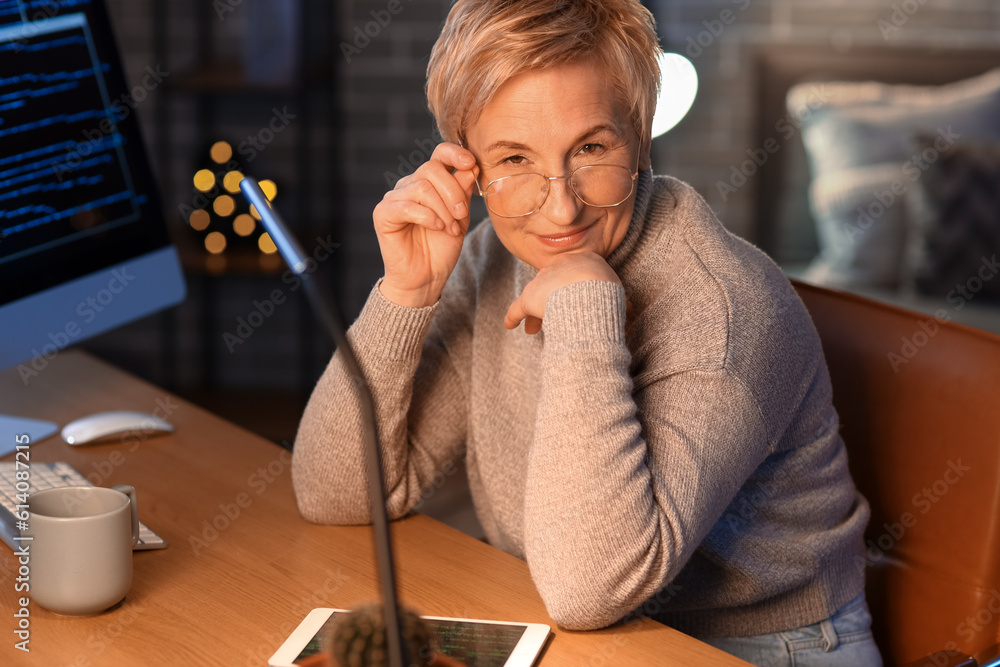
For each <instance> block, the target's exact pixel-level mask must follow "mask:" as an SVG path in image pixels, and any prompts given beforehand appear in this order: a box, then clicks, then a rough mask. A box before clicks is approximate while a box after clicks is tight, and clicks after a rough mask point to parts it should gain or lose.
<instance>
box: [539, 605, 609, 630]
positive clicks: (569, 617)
mask: <svg viewBox="0 0 1000 667" xmlns="http://www.w3.org/2000/svg"><path fill="white" fill-rule="evenodd" d="M543 600H544V602H545V609H546V610H547V611H548V613H549V616H550V617H551V618H552V620H553V621H555V622H556V625H558V626H559V627H560V629H562V630H576V631H584V630H600V629H601V628H606V627H608V626H609V625H613V624H614V623H615V622H616V621H618V620H619V619H620V618H621V614H619V613H618V611H617V610H613V609H610V608H608V607H607V606H605V605H603V604H601V603H600V602H598V601H595V603H594V604H587V603H581V602H579V601H575V600H570V599H561V598H557V599H546V598H544V597H543Z"/></svg>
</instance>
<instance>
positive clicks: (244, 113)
mask: <svg viewBox="0 0 1000 667" xmlns="http://www.w3.org/2000/svg"><path fill="white" fill-rule="evenodd" d="M228 1H230V2H231V3H235V5H234V11H232V12H228V13H226V15H225V17H224V18H223V19H222V20H219V18H218V17H214V16H213V15H212V13H211V11H209V12H208V13H207V16H208V19H207V20H209V21H212V29H211V33H212V42H213V45H214V48H215V50H216V51H217V52H218V53H220V54H223V55H227V54H228V55H231V56H236V55H238V54H239V53H240V51H241V48H242V35H243V31H244V29H245V12H246V5H247V3H249V2H251V1H252V0H245V1H244V2H238V1H237V0H228ZM310 1H311V2H313V3H314V4H315V3H318V2H320V0H310ZM648 4H649V5H650V6H651V7H652V8H653V10H654V13H655V14H656V15H657V18H658V21H659V23H660V30H661V35H662V41H663V44H664V46H665V48H666V49H667V50H670V51H677V52H680V53H684V54H686V55H688V56H689V57H690V58H691V60H692V61H693V62H694V65H695V67H696V69H697V71H698V74H699V77H700V90H699V95H698V98H697V100H696V101H695V104H694V107H693V109H692V110H691V112H690V113H689V115H688V116H687V117H686V118H685V119H684V120H683V121H682V122H681V123H680V124H679V125H678V126H677V127H676V128H675V129H674V130H673V131H672V132H670V133H669V134H668V135H666V136H664V137H661V138H659V139H657V140H656V141H655V142H654V155H653V165H654V169H655V170H656V171H657V172H659V173H669V174H672V175H675V176H677V177H679V178H681V179H683V180H686V181H688V182H690V183H691V184H692V185H694V187H695V188H696V189H697V190H698V191H699V192H701V193H702V194H703V195H704V196H705V197H706V199H707V200H708V201H709V203H710V205H711V206H712V208H713V209H714V210H715V211H716V212H717V213H718V215H719V217H720V218H721V219H722V221H723V223H724V224H725V225H726V226H727V227H728V228H729V229H731V230H733V231H734V232H736V233H738V234H742V235H744V236H747V237H748V238H750V239H751V240H754V238H753V230H754V220H753V202H754V196H755V193H756V190H755V183H754V180H753V179H752V178H751V179H749V181H748V183H747V185H746V186H745V187H741V188H740V189H739V190H738V192H736V193H733V194H732V195H730V196H728V197H726V199H725V200H723V197H722V195H721V193H720V192H719V189H718V187H717V183H718V182H719V181H724V180H726V179H727V178H728V175H729V173H730V170H731V168H732V166H733V165H734V164H739V163H740V162H741V161H743V160H744V159H745V152H746V150H747V149H753V148H754V147H755V145H754V144H755V142H756V141H757V137H756V135H755V129H754V128H755V127H756V123H757V120H758V119H756V118H755V116H754V108H755V107H754V105H755V94H756V90H757V88H756V85H757V82H756V81H755V71H754V68H753V65H752V57H753V53H754V50H755V49H756V48H758V47H759V46H761V45H769V44H830V45H831V46H832V47H834V48H849V47H850V46H852V45H877V46H880V47H884V48H886V49H891V48H894V47H897V46H900V45H910V46H912V45H926V46H928V47H933V46H940V45H948V46H950V47H968V48H970V49H971V48H976V47H983V46H984V45H992V44H996V43H997V41H998V37H1000V3H995V2H993V1H992V0H924V1H923V2H921V0H830V1H829V2H823V3H818V2H814V1H813V0H651V1H650V2H649V3H648ZM109 5H110V7H111V11H112V14H113V19H114V22H115V25H116V27H117V29H118V33H119V38H120V43H121V48H122V51H123V54H124V57H125V61H126V68H127V70H128V73H129V75H130V76H132V77H133V78H135V77H139V76H141V72H142V71H143V69H144V68H145V67H146V66H147V65H149V64H151V63H153V62H154V60H155V53H154V51H153V48H154V39H153V37H154V29H153V5H152V2H151V1H150V0H143V1H139V0H109ZM449 6H450V2H448V1H447V0H366V1H361V0H343V1H341V2H337V3H335V5H334V11H335V14H336V16H335V17H333V19H334V20H335V22H336V23H338V24H339V34H337V35H333V34H330V35H329V37H328V40H329V51H330V54H331V56H330V57H331V59H332V61H333V62H332V66H333V67H335V68H336V70H337V73H338V76H339V79H340V82H341V83H340V88H339V91H338V95H339V107H337V108H336V109H332V108H324V107H323V106H322V105H318V107H317V108H316V109H315V113H316V115H317V116H321V117H323V118H326V119H328V120H327V121H326V122H320V123H318V124H317V128H316V129H314V130H313V132H314V135H312V136H310V144H311V145H313V146H314V150H315V151H316V153H315V156H316V159H315V162H316V164H317V170H316V171H315V172H311V173H310V185H311V192H312V196H311V198H310V200H309V202H308V204H307V210H303V211H300V210H298V209H297V208H296V207H295V205H294V201H293V200H287V199H286V203H283V209H282V210H283V211H286V213H287V214H289V215H287V217H289V218H291V219H301V218H306V217H308V218H309V219H310V224H309V225H307V227H309V228H310V232H312V233H319V232H324V233H325V232H328V231H333V232H335V233H336V234H337V236H338V237H339V240H340V241H341V242H342V243H343V244H344V245H343V249H342V252H341V254H340V255H339V256H337V257H336V258H335V260H336V262H337V263H338V266H339V267H340V271H339V278H340V279H341V280H342V282H341V283H340V286H339V293H340V296H341V298H342V304H343V310H344V312H345V314H346V315H347V316H348V318H349V319H351V318H353V317H354V315H355V314H356V313H357V312H358V310H359V309H360V307H361V305H362V303H363V301H364V298H365V297H366V295H367V293H368V291H369V290H370V288H371V286H372V284H373V283H374V282H375V280H376V279H377V278H378V276H379V275H381V272H382V265H381V260H380V256H379V253H378V247H377V244H376V242H375V237H374V234H373V232H372V231H371V212H372V209H373V208H374V206H375V205H376V204H377V203H378V201H379V200H380V199H381V197H382V195H383V194H384V192H385V191H386V190H387V189H388V187H389V184H388V183H387V181H392V180H393V179H394V178H395V177H396V176H398V175H401V173H403V172H405V171H407V170H410V169H412V168H413V167H415V166H416V164H418V163H419V162H420V161H422V160H423V159H425V158H426V156H427V155H429V152H430V143H429V141H433V140H434V138H433V137H434V135H433V126H432V122H431V119H430V116H429V114H428V112H427V110H426V105H425V101H424V97H423V83H424V71H425V68H426V64H427V58H428V55H429V52H430V48H431V45H432V44H433V41H434V39H435V38H436V36H437V33H438V30H439V28H440V25H441V23H442V21H443V19H444V17H445V15H446V13H447V10H448V8H449ZM166 8H167V9H166V11H167V24H168V26H169V42H168V47H169V48H168V51H169V58H170V63H171V68H172V69H174V70H176V71H181V70H183V69H184V68H185V67H187V66H190V65H191V64H192V63H193V62H194V58H195V56H194V54H195V50H196V46H197V40H196V34H197V25H198V22H199V21H204V20H206V19H205V16H206V12H205V10H204V8H202V9H198V6H197V3H195V2H193V0H192V1H184V0H169V1H168V2H166ZM914 9H915V11H907V10H914ZM898 11H902V12H903V14H899V15H898V16H897V22H898V20H899V19H905V20H902V22H901V23H900V25H899V26H898V29H896V30H888V31H887V30H882V29H880V27H879V23H878V22H879V21H880V20H883V21H888V22H890V23H891V22H892V20H893V13H894V12H898ZM325 25H326V24H323V23H322V22H319V23H318V24H317V22H316V21H314V20H310V21H307V27H308V29H309V30H311V31H312V32H314V33H315V32H319V33H322V32H323V31H324V29H325V28H324V26H325ZM892 25H893V27H897V26H896V25H895V24H892ZM161 103H162V100H160V99H159V98H158V93H157V92H155V91H154V93H153V94H151V96H150V99H149V101H148V102H147V103H145V104H144V107H143V108H141V109H140V114H141V120H142V122H143V123H144V125H145V127H146V135H147V138H148V139H149V140H150V142H151V146H152V148H153V151H154V152H156V151H158V150H160V149H162V148H163V146H161V145H159V144H158V141H159V135H157V133H156V132H155V130H154V126H153V121H154V119H155V111H156V109H157V108H161V109H162V107H157V105H158V104H161ZM147 110H148V111H149V113H146V111H147ZM338 112H339V118H340V122H339V127H338V126H337V123H335V122H334V121H333V120H332V119H334V118H335V117H336V114H337V113H338ZM166 113H167V114H168V116H169V125H170V128H169V133H168V135H167V137H168V141H169V144H170V145H169V149H170V150H169V153H170V155H171V159H170V160H169V161H168V162H166V163H158V164H157V169H158V170H159V175H160V177H161V180H162V182H163V183H164V185H165V188H166V192H167V194H166V198H167V201H168V204H172V205H176V204H177V203H179V202H182V201H184V199H185V197H190V186H189V185H188V184H189V183H190V181H189V178H190V174H191V173H192V164H193V159H194V158H193V156H194V154H195V153H196V152H197V150H199V146H197V145H196V143H195V141H194V137H196V136H198V131H197V130H198V128H199V117H198V113H197V108H196V104H195V102H194V100H192V99H190V98H184V97H183V96H171V99H170V100H169V102H168V103H167V109H166ZM266 113H269V109H268V108H267V107H261V105H257V106H254V105H250V104H244V103H243V102H241V101H240V100H238V99H233V100H229V101H226V102H224V103H220V105H219V107H218V109H217V114H218V115H217V116H216V121H217V125H218V127H220V128H224V129H225V130H226V131H227V132H229V133H230V134H231V135H232V136H235V137H240V136H242V135H243V133H246V132H251V131H253V129H254V128H255V127H259V126H260V125H261V123H262V122H264V121H266ZM262 114H265V115H262ZM777 120H778V119H775V121H777ZM295 131H298V130H297V128H296V129H295V130H294V131H292V132H289V133H288V134H287V136H283V137H282V138H281V142H276V143H275V145H274V147H273V149H272V148H269V149H268V152H267V154H266V155H264V156H262V157H261V161H260V162H259V164H260V171H261V172H264V171H266V172H267V173H268V174H272V173H273V174H275V175H276V178H279V179H285V180H286V181H288V180H290V179H292V178H293V176H294V169H293V168H292V163H293V161H294V139H295V136H296V135H295ZM338 136H339V137H340V141H341V142H342V143H341V150H340V151H339V153H338V154H336V155H332V156H328V155H327V154H326V153H325V152H324V150H325V149H330V148H331V147H332V146H335V145H336V143H335V141H334V139H335V138H336V137H338ZM791 140H795V141H797V140H798V139H797V136H796V137H795V138H793V139H791ZM326 157H331V158H333V159H334V160H336V161H339V167H336V168H335V167H325V166H324V164H325V163H324V159H325V158H326ZM338 170H339V172H340V173H341V175H342V179H343V183H342V187H341V188H340V189H339V191H341V192H343V193H344V196H343V199H342V201H333V200H332V199H331V196H330V195H331V193H334V192H337V191H338V188H336V187H334V186H335V183H334V181H335V179H336V173H337V172H338ZM285 207H287V208H285ZM479 213H480V214H482V209H481V208H480V209H479ZM275 284H276V283H275V282H274V280H273V279H239V278H227V279H222V280H217V282H216V289H217V298H218V299H220V301H219V302H218V304H219V305H217V306H216V307H214V310H213V309H212V308H209V310H213V312H215V313H216V314H217V316H218V319H217V322H222V323H228V325H232V324H233V323H234V322H235V321H236V318H237V317H239V316H240V314H241V313H245V312H247V311H248V309H249V307H250V305H251V304H252V301H253V299H255V298H258V296H259V295H260V294H262V293H263V294H266V293H267V291H268V290H269V289H271V288H272V287H273V285H275ZM192 291H193V293H192V295H191V297H190V298H189V301H188V303H187V304H185V306H183V307H182V308H181V309H179V310H178V312H177V314H176V315H174V316H173V317H174V319H175V322H174V323H173V324H172V325H171V326H176V327H179V332H180V333H179V334H178V337H177V340H178V345H179V361H178V362H177V364H175V367H174V368H173V369H172V370H173V372H174V373H175V375H176V376H177V377H178V379H179V381H181V382H188V381H190V382H194V381H197V378H198V377H199V373H200V371H201V369H200V368H199V363H200V362H199V361H198V359H199V356H198V355H199V350H200V349H201V348H200V347H199V344H198V341H199V340H201V339H203V338H204V335H203V334H202V331H201V330H202V329H203V327H204V325H203V324H202V321H203V318H200V317H199V314H200V313H201V312H202V311H203V310H204V309H202V307H201V304H202V302H203V299H205V298H206V295H205V293H204V291H203V289H202V285H201V281H194V282H192ZM300 306H301V304H298V303H294V304H292V305H289V306H286V307H283V308H282V309H281V312H280V313H279V314H277V315H275V317H273V318H271V319H270V320H268V322H267V323H266V325H265V326H263V327H261V328H260V330H259V331H258V332H256V333H255V335H254V336H255V337H254V340H253V341H250V342H248V344H247V345H245V346H242V347H241V348H240V350H239V352H238V353H235V354H229V353H228V350H226V348H225V347H224V346H223V344H222V338H221V334H222V331H220V330H219V329H218V328H217V329H216V330H215V331H212V332H209V338H210V339H211V341H212V342H213V344H214V345H215V346H216V348H217V352H219V355H218V357H217V358H218V360H219V362H220V364H221V366H220V369H219V370H220V376H219V377H220V381H221V382H222V383H223V384H224V385H227V384H235V385H243V384H251V385H252V384H263V385H272V386H274V385H276V386H292V385H294V384H295V383H296V382H297V381H298V380H297V378H298V377H299V373H298V371H297V370H296V369H297V363H298V362H297V360H298V359H299V350H298V347H299V346H300V344H301V340H300V339H299V338H298V332H299V331H300V327H301V325H302V323H303V322H304V321H305V320H303V319H301V318H302V315H301V307H300ZM161 324H162V321H161V319H160V318H150V321H147V323H146V324H145V325H143V324H142V323H140V325H138V326H136V327H133V328H131V329H129V330H128V332H127V334H118V335H117V337H114V336H115V335H112V337H111V338H109V339H107V340H106V341H104V342H103V343H102V344H103V345H104V349H105V350H108V351H110V350H112V349H113V350H119V349H120V346H121V344H122V338H123V336H127V337H128V338H129V339H130V340H132V339H134V340H140V339H141V338H142V336H141V335H138V334H137V332H142V333H143V334H144V335H145V336H146V339H145V342H144V343H135V344H134V345H135V346H136V347H137V349H142V350H150V351H151V350H155V349H157V346H158V340H159V339H157V338H155V336H162V335H166V334H164V333H163V332H164V331H165V329H164V328H163V327H161V326H160V325H161ZM219 326H224V325H219V324H217V325H216V327H219ZM143 327H145V329H143ZM319 338H320V339H321V338H322V337H319ZM251 343H252V345H251ZM312 345H313V347H314V349H313V350H312V353H313V357H314V359H315V363H316V368H317V371H316V372H318V370H319V369H321V367H322V362H323V360H324V359H325V358H326V355H327V354H328V352H329V349H328V346H325V345H324V344H323V342H322V340H317V341H313V343H312ZM137 363H138V362H137ZM161 365H162V364H161ZM158 372H166V371H165V370H164V369H163V368H160V369H159V370H153V371H151V373H150V374H152V375H153V377H154V379H155V378H156V373H158Z"/></svg>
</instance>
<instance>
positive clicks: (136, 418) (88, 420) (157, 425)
mask: <svg viewBox="0 0 1000 667" xmlns="http://www.w3.org/2000/svg"><path fill="white" fill-rule="evenodd" d="M173 430H174V427H173V425H172V424H170V423H169V422H166V421H164V420H162V419H160V418H159V417H155V416H153V415H151V414H147V413H145V412H132V411H130V410H116V411H113V412H98V413H97V414H93V415H88V416H86V417H81V418H80V419H77V420H75V421H71V422H70V423H68V424H66V426H64V427H63V430H62V437H63V440H65V441H66V442H67V443H69V444H71V445H86V444H87V443H90V442H94V441H95V440H100V439H101V438H106V437H108V436H109V435H115V434H116V433H128V432H130V431H162V432H164V433H171V432H173Z"/></svg>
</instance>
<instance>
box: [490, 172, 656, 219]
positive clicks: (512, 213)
mask: <svg viewBox="0 0 1000 667" xmlns="http://www.w3.org/2000/svg"><path fill="white" fill-rule="evenodd" d="M638 176H639V168H638V166H636V170H635V171H632V170H630V169H629V168H628V167H622V166H620V165H615V164H588V165H584V166H582V167H577V168H576V169H574V170H573V172H572V173H571V174H570V175H569V176H543V175H542V174H516V175H514V176H504V177H503V178H498V179H495V180H492V181H490V182H489V184H488V185H487V186H486V188H485V189H484V188H479V194H480V196H482V198H483V199H485V200H486V208H488V209H489V211H490V213H492V214H493V215H496V216H499V217H501V218H520V217H522V216H525V215H531V214H532V213H534V212H535V211H537V210H538V209H540V208H541V207H542V204H544V203H545V199H546V198H547V197H548V196H549V182H550V181H556V180H560V179H568V180H569V186H570V189H572V190H573V193H574V194H575V195H576V196H577V197H579V198H580V201H582V202H583V203H584V204H586V205H588V206H594V207H596V208H611V207H613V206H618V205H619V204H621V203H623V202H624V201H625V200H626V199H628V198H629V197H631V196H632V191H633V190H634V189H635V179H636V178H637V177H638ZM476 185H477V187H478V185H479V184H478V182H477V183H476Z"/></svg>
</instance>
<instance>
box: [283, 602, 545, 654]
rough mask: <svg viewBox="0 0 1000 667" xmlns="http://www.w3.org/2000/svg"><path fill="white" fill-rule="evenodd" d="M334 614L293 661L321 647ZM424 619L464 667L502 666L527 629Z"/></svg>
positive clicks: (447, 650)
mask: <svg viewBox="0 0 1000 667" xmlns="http://www.w3.org/2000/svg"><path fill="white" fill-rule="evenodd" d="M336 616H337V612H334V613H333V614H331V615H330V618H329V619H328V620H327V621H326V623H324V624H323V627H322V628H321V629H320V631H319V632H317V633H316V635H315V636H314V637H313V638H312V639H311V640H310V641H309V643H308V644H307V645H306V647H305V648H304V649H302V652H301V653H299V655H298V657H297V658H295V663H296V664H299V663H300V662H301V661H303V660H304V659H305V658H308V657H310V656H312V655H314V654H316V653H318V652H319V651H320V650H322V645H321V642H320V637H322V636H323V635H324V634H325V633H326V631H327V630H329V629H330V626H331V625H332V624H333V622H334V619H335V618H336ZM425 620H426V621H427V624H428V625H430V627H431V631H433V632H434V634H435V635H436V636H437V639H438V644H439V646H440V648H441V652H442V653H444V654H445V655H446V656H448V657H449V658H454V659H455V660H459V661H461V662H463V663H465V664H466V665H467V667H503V665H504V663H506V662H507V659H508V658H509V657H510V654H511V652H513V650H514V647H515V646H517V643H518V642H519V641H520V640H521V635H523V634H524V631H525V629H526V628H527V626H524V625H499V624H492V623H474V622H469V621H452V620H448V621H445V620H440V619H431V618H428V619H425Z"/></svg>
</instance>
